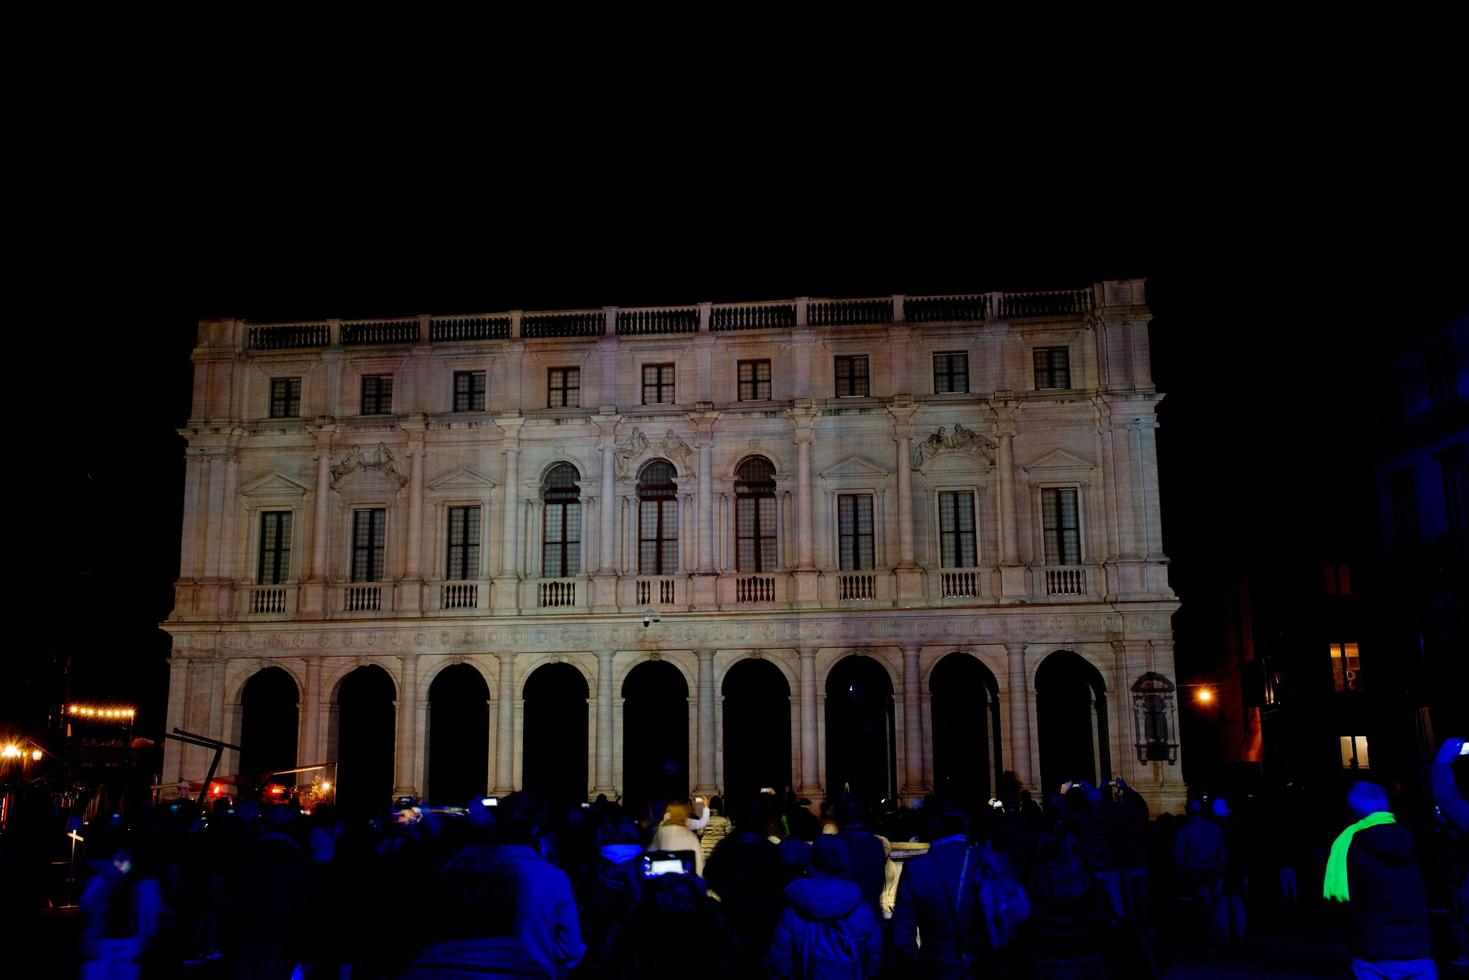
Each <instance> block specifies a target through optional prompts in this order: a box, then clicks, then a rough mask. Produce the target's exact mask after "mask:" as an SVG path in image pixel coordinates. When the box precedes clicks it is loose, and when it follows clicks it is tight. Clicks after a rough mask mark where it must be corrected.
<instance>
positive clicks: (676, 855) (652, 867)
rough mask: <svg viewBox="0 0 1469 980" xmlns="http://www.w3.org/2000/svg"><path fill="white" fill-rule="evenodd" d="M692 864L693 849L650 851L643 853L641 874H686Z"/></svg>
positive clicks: (650, 875) (652, 876) (647, 875)
mask: <svg viewBox="0 0 1469 980" xmlns="http://www.w3.org/2000/svg"><path fill="white" fill-rule="evenodd" d="M693 864H694V852H693V851H651V852H649V853H647V854H644V855H643V876H644V877H646V878H656V877H658V876H659V875H686V874H688V873H689V872H690V870H691V869H692V868H693Z"/></svg>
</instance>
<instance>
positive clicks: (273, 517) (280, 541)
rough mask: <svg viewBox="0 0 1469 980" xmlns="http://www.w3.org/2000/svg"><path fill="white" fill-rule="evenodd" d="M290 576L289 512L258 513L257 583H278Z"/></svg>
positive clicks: (269, 511) (271, 511)
mask: <svg viewBox="0 0 1469 980" xmlns="http://www.w3.org/2000/svg"><path fill="white" fill-rule="evenodd" d="M290 577H291V512H290V511H288V510H268V511H265V512H264V513H262V514H261V515H260V565H259V568H257V569H256V572H255V581H256V583H257V584H259V585H280V584H281V583H282V582H285V581H287V580H288V579H289V578H290Z"/></svg>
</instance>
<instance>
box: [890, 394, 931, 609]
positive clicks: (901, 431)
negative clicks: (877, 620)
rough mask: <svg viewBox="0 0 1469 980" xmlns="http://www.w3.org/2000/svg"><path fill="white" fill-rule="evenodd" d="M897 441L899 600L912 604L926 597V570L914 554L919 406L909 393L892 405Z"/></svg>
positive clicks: (891, 412)
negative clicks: (915, 436)
mask: <svg viewBox="0 0 1469 980" xmlns="http://www.w3.org/2000/svg"><path fill="white" fill-rule="evenodd" d="M888 414H890V415H891V416H892V418H893V441H894V442H895V443H896V444H897V456H896V460H895V465H896V469H897V474H898V564H897V567H896V571H897V578H898V600H899V601H900V602H902V603H904V604H911V603H913V602H916V601H918V600H920V599H922V598H923V569H922V568H921V567H920V566H919V564H918V562H917V561H915V560H914V557H913V420H914V418H916V417H917V415H918V408H917V407H916V406H915V405H914V404H913V399H912V397H911V396H909V395H897V396H895V397H894V398H893V403H892V404H891V405H889V406H888Z"/></svg>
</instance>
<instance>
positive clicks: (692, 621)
mask: <svg viewBox="0 0 1469 980" xmlns="http://www.w3.org/2000/svg"><path fill="white" fill-rule="evenodd" d="M1149 319H1150V315H1149V312H1148V309H1147V307H1146V303H1145V299H1144V283H1143V282H1142V281H1140V280H1131V281H1114V282H1103V283H1097V284H1094V285H1092V286H1090V287H1087V288H1082V289H1068V290H1059V291H1051V292H1039V293H1035V292H1032V293H986V294H974V295H955V296H923V297H915V296H909V297H903V296H891V297H882V298H877V299H857V300H818V299H806V298H800V299H796V300H786V301H772V302H759V303H735V304H719V303H713V304H711V303H702V304H696V305H691V306H686V307H658V308H641V309H627V308H622V309H615V308H608V309H600V310H587V311H570V312H550V313H531V312H520V311H515V312H509V313H502V314H488V315H474V316H420V317H415V318H408V319H397V320H383V321H370V322H360V321H358V322H354V321H322V322H310V323H291V324H251V323H245V322H241V321H229V320H225V321H205V322H201V323H200V324H199V334H198V346H197V347H196V349H195V351H194V363H195V385H194V397H193V412H192V417H191V418H190V420H189V422H188V424H187V426H186V427H185V428H184V429H183V430H181V431H182V433H183V435H184V436H185V437H186V439H187V441H188V450H187V457H188V465H187V484H186V490H185V493H186V501H185V514H184V529H183V531H184V533H183V552H182V556H181V571H180V577H179V580H178V585H177V595H176V605H175V609H174V612H173V615H172V616H171V617H170V619H169V620H168V622H167V623H166V624H164V628H165V629H166V630H167V631H168V632H169V633H170V634H171V636H172V643H173V654H172V662H171V663H172V671H171V686H170V695H169V718H168V722H167V724H168V727H169V728H170V730H171V729H172V728H174V727H180V728H183V729H186V730H188V731H192V732H196V733H200V734H205V735H209V736H213V737H218V738H223V739H224V740H225V741H229V742H234V743H236V744H240V745H241V748H242V751H243V754H244V755H245V756H246V758H243V759H242V758H236V757H235V755H236V754H235V753H233V752H230V753H227V757H226V760H225V762H224V764H223V766H222V771H225V772H232V771H235V770H236V769H245V770H251V769H259V768H262V767H267V768H268V767H274V768H284V766H281V765H280V764H279V763H281V762H282V761H295V762H299V763H300V764H302V765H306V764H315V763H318V762H325V761H335V762H339V763H340V770H339V779H340V781H341V784H342V787H343V791H344V793H345V792H346V788H347V786H348V784H349V782H350V781H351V780H352V779H353V777H354V775H356V776H357V777H358V788H359V790H361V789H363V788H364V786H365V785H366V784H368V783H371V784H372V789H373V798H374V799H377V798H379V797H380V798H383V799H385V798H386V794H387V792H388V790H389V789H390V788H391V789H392V791H394V792H396V793H400V794H401V793H410V792H411V793H416V794H426V795H427V796H428V797H430V798H435V797H441V796H445V795H449V796H452V795H453V794H454V793H458V792H469V791H479V790H480V789H483V790H487V791H490V792H498V793H504V792H508V791H511V790H513V789H517V788H523V787H530V788H534V789H538V790H542V791H545V792H548V793H552V795H557V794H558V793H559V794H560V795H564V796H579V797H582V798H585V797H586V796H587V795H594V794H596V793H599V792H605V793H607V794H609V795H610V796H611V795H618V794H627V795H630V796H634V797H637V796H639V795H642V796H646V795H652V794H654V793H659V792H668V791H673V792H677V791H679V790H695V791H706V792H707V791H714V790H725V791H728V792H739V791H745V790H750V789H753V788H757V787H758V786H759V785H767V784H768V785H790V786H793V787H794V788H796V789H798V790H799V791H800V792H802V793H803V794H806V795H809V796H811V797H812V798H813V799H820V798H822V797H825V796H827V795H833V794H835V793H836V792H839V791H841V790H844V789H848V788H850V789H851V790H852V791H854V792H857V793H859V794H861V795H864V796H867V797H869V798H871V799H874V800H876V799H880V798H888V799H891V798H894V797H897V796H901V797H903V798H912V797H915V796H918V795H921V794H923V793H925V792H927V791H929V790H931V789H934V788H936V787H938V788H943V789H945V790H948V791H952V792H955V793H959V794H961V795H966V796H969V797H974V798H982V797H984V796H985V795H986V794H989V793H992V792H994V791H995V787H996V786H997V785H998V782H997V781H998V778H999V774H1000V773H1001V772H1003V771H1004V770H1012V771H1014V772H1016V773H1017V774H1018V775H1019V776H1020V778H1021V779H1022V780H1024V781H1025V782H1026V783H1027V784H1031V785H1040V784H1042V782H1044V784H1045V785H1046V786H1047V787H1054V786H1055V785H1057V784H1058V783H1059V782H1060V781H1062V780H1063V779H1066V778H1071V777H1074V776H1086V777H1088V778H1107V777H1108V776H1111V775H1121V776H1124V777H1125V778H1127V780H1128V781H1129V782H1131V783H1132V784H1134V785H1135V786H1137V787H1138V788H1139V789H1140V790H1141V791H1142V792H1143V793H1144V794H1145V795H1146V796H1147V797H1148V798H1149V799H1150V801H1152V802H1153V803H1154V804H1155V806H1158V805H1162V806H1174V805H1176V804H1177V803H1178V802H1179V801H1180V800H1181V799H1182V796H1183V787H1182V783H1181V779H1180V775H1179V773H1180V769H1179V766H1178V765H1177V761H1178V747H1177V736H1176V731H1177V721H1176V717H1175V710H1176V709H1175V700H1174V687H1173V680H1174V661H1173V645H1172V644H1173V641H1172V629H1171V625H1170V616H1171V614H1172V612H1173V611H1174V609H1175V608H1176V607H1177V602H1176V600H1175V598H1174V596H1173V593H1172V592H1171V591H1170V589H1169V586H1168V581H1167V559H1166V558H1165V556H1164V554H1163V551H1162V544H1161V536H1160V525H1159V502H1158V496H1159V493H1158V478H1157V467H1156V463H1155V445H1156V442H1155V435H1154V429H1155V427H1156V420H1155V409H1156V408H1157V405H1158V402H1159V400H1160V398H1161V396H1160V395H1159V393H1158V392H1157V391H1156V390H1155V389H1154V387H1153V383H1152V380H1151V376H1150V371H1149V354H1148V322H1149ZM650 715H651V716H653V718H652V720H650ZM374 717H375V718H377V719H378V727H377V728H376V729H373V727H372V725H371V724H370V723H369V722H370V720H371V719H372V718H374ZM272 732H273V734H272ZM384 732H386V734H384ZM447 733H452V738H453V740H454V744H453V745H449V744H448V743H447V742H446V741H444V740H445V739H448V738H450V737H451V736H450V734H447ZM241 739H243V740H244V741H243V742H241V741H240V740H241ZM252 740H253V741H254V742H257V743H259V744H265V742H267V741H268V742H270V744H271V745H273V746H275V747H274V748H272V749H270V750H268V751H267V750H265V749H258V750H257V749H255V748H253V747H252V744H251V743H252ZM281 746H286V748H284V749H283V748H281ZM284 755H290V756H292V758H291V759H288V760H287V759H283V756H284ZM267 756H270V758H267ZM466 759H467V760H469V761H468V762H465V761H464V760H466ZM267 763H269V765H268V766H267ZM466 766H469V767H470V769H471V770H472V771H468V772H466V771H465V767H466ZM206 768H207V758H206V752H205V750H203V749H199V748H195V747H192V746H187V745H181V744H178V743H174V742H170V743H169V744H168V746H167V751H166V754H165V760H164V773H163V777H162V778H163V782H164V783H165V784H175V783H178V782H179V781H182V780H190V779H192V780H198V779H200V778H202V776H203V773H204V770H205V769H206ZM388 773H391V779H390V780H389V778H388V776H387V774H388ZM374 774H376V775H374ZM389 782H390V783H391V786H389Z"/></svg>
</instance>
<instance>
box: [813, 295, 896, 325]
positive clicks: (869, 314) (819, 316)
mask: <svg viewBox="0 0 1469 980" xmlns="http://www.w3.org/2000/svg"><path fill="white" fill-rule="evenodd" d="M806 322H807V323H809V324H810V325H811V326H813V327H852V326H858V325H865V324H870V323H892V322H893V300H892V297H888V298H886V299H822V300H812V301H811V302H810V303H809V304H808V305H807V307H806Z"/></svg>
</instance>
